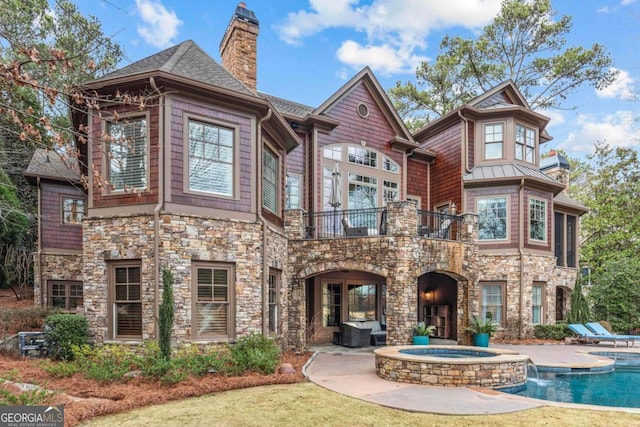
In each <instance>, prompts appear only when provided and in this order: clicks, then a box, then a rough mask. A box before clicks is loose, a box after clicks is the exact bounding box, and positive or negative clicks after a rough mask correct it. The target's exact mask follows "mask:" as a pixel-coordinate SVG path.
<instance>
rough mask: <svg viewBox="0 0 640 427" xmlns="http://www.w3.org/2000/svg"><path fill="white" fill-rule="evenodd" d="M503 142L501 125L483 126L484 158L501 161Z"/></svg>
mask: <svg viewBox="0 0 640 427" xmlns="http://www.w3.org/2000/svg"><path fill="white" fill-rule="evenodd" d="M503 141H504V137H503V125H502V123H492V124H486V125H484V158H485V159H501V158H502V143H503Z"/></svg>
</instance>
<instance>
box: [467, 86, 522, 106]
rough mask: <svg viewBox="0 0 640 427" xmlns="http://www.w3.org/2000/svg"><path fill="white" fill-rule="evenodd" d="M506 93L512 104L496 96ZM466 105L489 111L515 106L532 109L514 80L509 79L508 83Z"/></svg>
mask: <svg viewBox="0 0 640 427" xmlns="http://www.w3.org/2000/svg"><path fill="white" fill-rule="evenodd" d="M502 93H505V94H506V96H507V98H508V99H509V100H510V101H511V102H504V100H503V99H502V98H501V97H497V96H496V95H499V94H502ZM466 105H470V106H473V107H476V108H480V109H489V108H500V107H504V106H514V105H519V106H521V107H524V108H526V109H528V110H530V109H531V107H530V106H529V103H528V102H527V100H526V99H525V98H524V96H522V93H520V91H519V90H518V88H517V87H516V85H515V83H514V82H513V80H511V79H509V80H507V81H506V82H502V83H500V84H499V85H497V86H495V87H493V88H491V89H489V90H488V91H486V92H485V93H483V94H482V95H478V96H476V97H475V98H473V99H472V100H470V101H469V102H467V103H466Z"/></svg>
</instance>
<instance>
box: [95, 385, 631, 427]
mask: <svg viewBox="0 0 640 427" xmlns="http://www.w3.org/2000/svg"><path fill="white" fill-rule="evenodd" d="M82 425H83V426H91V427H112V426H114V425H117V426H122V427H127V426H141V425H164V426H178V425H179V426H203V425H206V426H229V427H234V426H238V427H240V426H242V427H252V426H256V427H258V426H259V427H264V426H296V427H298V426H299V427H305V426H309V427H311V426H319V425H321V426H323V427H325V426H329V427H331V426H336V427H338V426H340V427H342V426H441V425H446V426H469V425H473V426H487V427H489V426H491V427H494V426H497V427H500V426H504V427H513V426H526V427H531V426H538V425H545V426H562V427H570V426H581V427H582V426H587V425H607V426H629V425H640V415H637V414H629V413H624V412H612V411H592V410H583V409H568V408H558V407H543V408H536V409H530V410H527V411H520V412H515V413H510V414H501V415H479V416H468V415H466V416H460V415H435V414H424V413H414V412H406V411H400V410H397V409H390V408H385V407H382V406H378V405H374V404H372V403H368V402H364V401H361V400H357V399H354V398H351V397H347V396H343V395H341V394H337V393H334V392H332V391H329V390H326V389H324V388H321V387H319V386H317V385H315V384H312V383H302V384H295V385H276V386H265V387H255V388H250V389H243V390H233V391H228V392H224V393H217V394H213V395H209V396H202V397H196V398H191V399H186V400H182V401H179V402H172V403H167V404H163V405H157V406H150V407H146V408H141V409H137V410H134V411H131V412H126V413H120V414H117V415H112V416H106V417H101V418H96V419H93V420H91V421H90V422H88V423H85V424H82Z"/></svg>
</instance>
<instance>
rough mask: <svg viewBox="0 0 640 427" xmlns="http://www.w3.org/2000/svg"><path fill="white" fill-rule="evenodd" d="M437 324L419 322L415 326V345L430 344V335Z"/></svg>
mask: <svg viewBox="0 0 640 427" xmlns="http://www.w3.org/2000/svg"><path fill="white" fill-rule="evenodd" d="M435 329H436V327H435V326H433V325H429V326H427V325H426V323H424V322H418V324H417V325H416V326H414V327H413V345H429V335H432V334H433V331H434V330H435Z"/></svg>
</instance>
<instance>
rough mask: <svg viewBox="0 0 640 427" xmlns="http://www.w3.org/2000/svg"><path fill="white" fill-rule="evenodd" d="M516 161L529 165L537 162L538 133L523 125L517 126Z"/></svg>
mask: <svg viewBox="0 0 640 427" xmlns="http://www.w3.org/2000/svg"><path fill="white" fill-rule="evenodd" d="M516 160H524V161H525V162H527V163H535V161H536V131H535V130H533V129H531V128H528V127H526V126H522V125H516Z"/></svg>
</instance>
